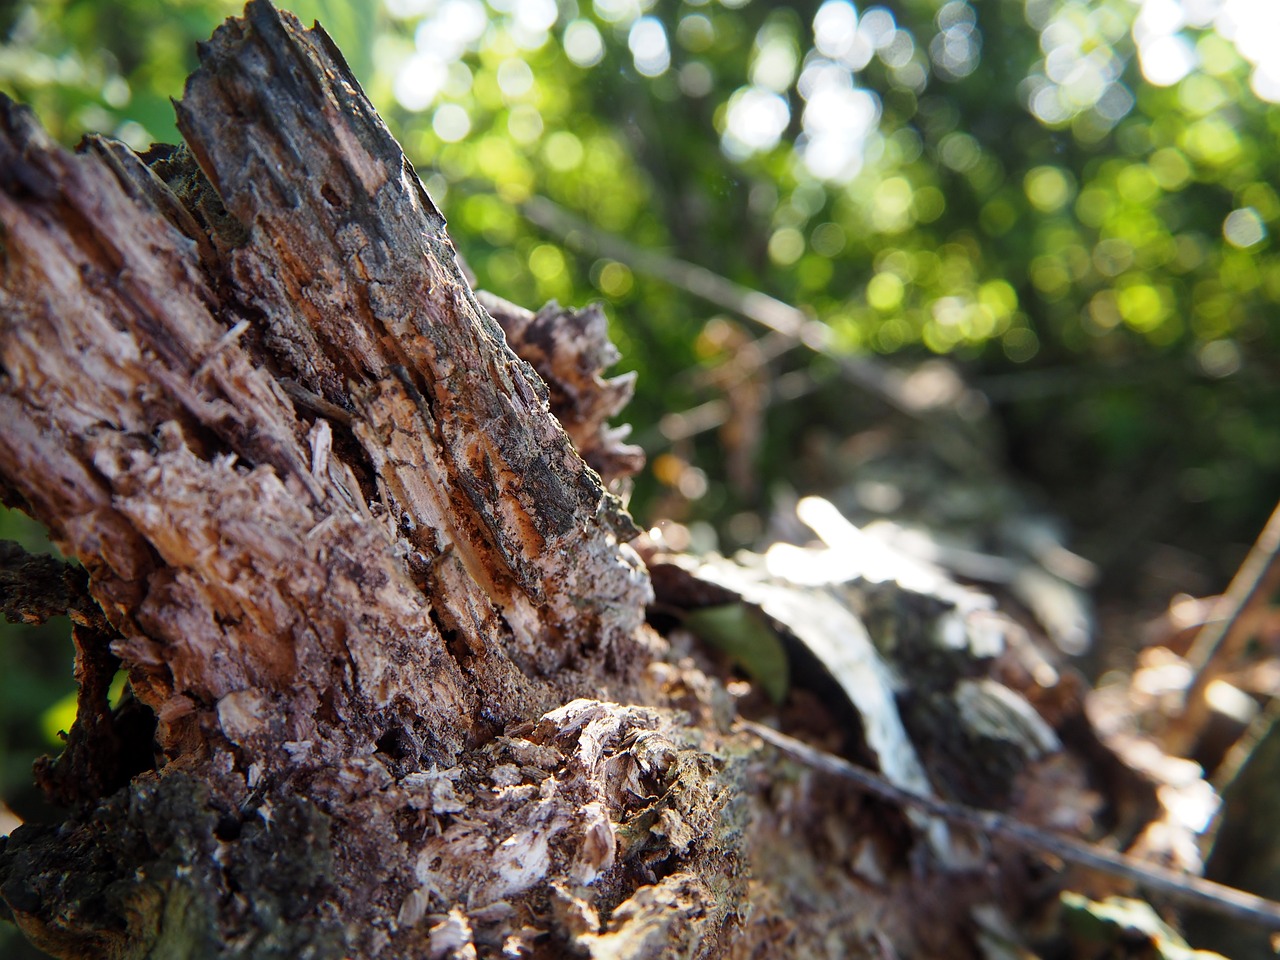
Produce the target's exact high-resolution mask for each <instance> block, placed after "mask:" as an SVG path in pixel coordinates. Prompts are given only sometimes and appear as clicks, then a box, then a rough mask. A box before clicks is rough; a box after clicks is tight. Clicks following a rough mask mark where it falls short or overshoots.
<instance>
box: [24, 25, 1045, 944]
mask: <svg viewBox="0 0 1280 960" xmlns="http://www.w3.org/2000/svg"><path fill="white" fill-rule="evenodd" d="M200 58H201V66H200V68H199V69H198V71H197V72H196V73H195V74H194V75H193V76H192V77H191V78H190V80H189V82H188V84H187V88H186V91H185V94H184V96H183V98H182V100H181V102H180V103H178V104H177V111H178V118H179V127H180V129H181V131H182V134H183V136H184V138H185V140H186V142H185V144H184V145H182V146H179V147H155V148H153V149H152V150H151V151H149V152H148V153H146V154H143V155H141V156H139V155H135V154H134V153H132V152H131V151H129V150H128V149H127V148H125V147H123V146H122V145H120V144H118V143H113V142H108V141H105V140H101V139H90V140H89V141H87V142H86V143H85V144H84V145H83V146H82V148H81V150H80V151H79V152H78V153H76V154H71V153H68V152H66V151H64V150H63V149H61V148H59V147H58V146H57V145H55V144H54V143H53V142H51V141H50V139H49V138H48V136H47V135H46V134H45V133H44V132H43V131H42V130H41V129H40V127H39V126H38V124H37V123H36V121H35V120H34V118H33V117H32V116H31V114H30V113H29V111H27V110H26V109H24V108H22V107H19V106H16V105H14V104H12V103H11V102H8V101H5V102H4V103H3V105H2V107H0V128H2V131H0V187H2V188H3V189H2V190H0V224H2V226H3V234H2V235H0V256H2V257H3V278H4V282H3V290H2V292H0V298H2V299H0V336H2V338H3V339H2V341H0V361H2V363H3V371H2V372H0V417H2V418H3V427H2V428H0V490H2V491H3V495H4V499H5V500H6V502H7V503H9V504H11V505H15V506H18V507H20V508H21V509H23V510H25V511H27V512H29V513H30V514H31V515H32V516H34V517H36V518H38V519H39V520H41V521H42V522H43V523H45V524H46V525H47V526H48V528H49V530H50V532H51V536H52V538H53V540H54V542H55V543H56V544H57V545H58V546H59V547H60V548H61V549H62V551H63V552H64V553H65V554H66V555H67V556H68V557H71V558H73V559H74V560H76V561H78V562H79V563H80V564H81V565H83V568H84V570H85V571H86V573H87V589H88V591H89V593H90V594H91V595H92V598H93V599H94V600H96V602H97V604H98V605H99V606H100V608H101V614H102V617H101V618H99V619H98V620H93V619H92V618H91V617H89V618H86V619H85V621H84V623H82V624H81V625H80V626H78V627H77V636H76V640H77V671H78V675H79V677H80V680H81V685H82V689H81V698H80V718H79V720H78V721H77V724H76V728H75V729H73V730H72V731H71V732H70V737H69V741H68V747H67V750H66V752H65V753H64V754H63V756H62V757H61V758H60V759H59V760H58V761H57V762H56V763H50V764H45V765H44V766H42V768H41V769H40V778H41V782H42V783H43V784H44V786H45V788H46V790H47V791H48V792H49V794H50V795H51V797H53V798H54V799H55V800H57V801H58V802H60V803H62V804H64V805H65V806H66V807H67V808H68V813H67V815H66V819H65V822H63V823H61V824H59V825H57V826H38V825H30V826H26V827H23V828H20V829H19V830H18V831H17V832H15V834H14V835H13V836H12V837H10V838H8V839H7V841H4V846H3V848H0V896H2V897H3V902H4V904H5V908H6V910H7V911H8V915H9V916H10V918H11V919H12V920H14V921H15V922H16V923H17V924H18V925H19V926H20V927H21V928H22V930H23V931H24V932H25V933H26V935H27V936H28V937H29V938H30V939H31V940H32V941H33V942H34V943H36V944H37V945H38V946H40V947H41V948H42V949H44V950H46V951H48V952H50V953H52V954H54V955H56V956H60V957H101V956H110V957H120V958H126V957H232V956H235V957H285V956H288V957H294V956H299V957H315V958H327V957H334V958H337V957H378V956H382V957H405V958H417V957H424V958H425V957H431V958H438V957H459V958H463V957H474V956H540V957H558V956H584V957H586V956H589V957H598V958H604V957H636V958H639V957H668V956H670V957H748V956H751V957H789V956H825V955H831V956H859V955H866V956H875V957H884V956H895V955H896V956H903V957H910V956H930V957H972V956H976V955H978V952H979V949H980V947H979V944H980V943H981V942H984V941H983V937H987V938H988V939H990V937H992V936H995V935H996V934H995V933H992V932H991V931H992V929H994V927H992V925H991V924H990V923H987V925H986V926H985V927H984V926H983V924H982V923H979V922H978V921H977V920H975V917H980V916H986V917H987V920H990V917H991V914H990V910H989V905H990V904H992V903H994V902H997V901H999V902H1001V903H1002V905H1003V907H1004V908H1007V912H1008V913H1009V914H1010V915H1015V914H1017V912H1018V909H1020V905H1021V904H1023V903H1024V902H1027V901H1029V900H1031V899H1034V898H1035V897H1036V896H1039V897H1041V898H1043V896H1044V889H1040V888H1035V887H1034V885H1032V886H1028V885H1027V884H1025V880H1026V878H1027V877H1028V876H1030V875H1032V874H1036V875H1037V876H1038V875H1040V874H1043V873H1044V872H1045V871H1044V870H1041V869H1039V868H1035V867H1034V865H1031V866H1028V865H1027V864H1026V863H1025V862H1024V860H1025V858H1022V857H1020V856H1019V857H1007V856H1006V857H1001V858H996V859H995V860H993V861H992V863H991V864H988V865H987V866H986V867H984V868H983V869H975V868H973V867H972V866H971V867H970V868H969V869H968V872H967V873H960V874H958V873H956V872H955V869H954V868H953V867H948V866H943V865H940V864H938V863H935V862H933V861H931V860H930V857H931V854H930V853H929V851H928V845H927V844H926V843H924V842H923V841H922V840H921V839H920V838H919V837H918V836H916V835H915V828H914V827H913V825H912V824H913V822H912V821H911V820H909V819H908V818H907V817H905V816H903V814H902V813H901V811H898V810H895V809H893V808H891V807H888V806H886V805H884V804H882V803H876V802H873V801H868V800H867V799H865V798H863V797H861V796H860V795H858V794H856V793H854V792H852V791H851V790H849V789H847V788H845V787H842V786H841V785H839V784H838V783H836V782H834V781H832V780H830V779H829V778H824V777H823V776H822V775H821V774H820V773H818V772H815V771H813V770H807V769H805V768H803V767H802V766H800V765H798V764H797V763H795V762H794V761H791V760H789V759H787V758H785V757H783V756H782V755H781V754H779V753H777V752H776V751H775V750H773V749H772V748H766V747H763V746H762V744H761V742H760V741H759V740H757V739H756V738H755V737H753V736H751V735H749V734H747V733H743V732H741V731H740V730H737V729H735V728H734V726H733V718H734V701H733V698H732V697H730V696H729V694H728V693H726V689H725V687H724V685H723V684H722V683H721V680H720V679H719V678H718V677H717V676H716V674H717V671H718V670H719V666H720V664H719V661H715V660H713V659H709V658H708V657H707V656H706V655H705V653H703V652H699V651H698V650H697V649H691V648H684V649H681V648H679V646H678V645H677V646H676V647H673V646H672V644H671V643H669V642H668V640H666V639H665V638H663V637H662V636H660V635H659V634H658V633H657V632H656V631H655V630H654V629H653V628H651V627H650V626H649V625H648V624H647V623H646V619H645V618H646V605H647V604H649V603H650V601H651V600H652V597H653V591H652V586H651V581H650V577H649V574H648V572H647V570H646V566H645V564H644V562H642V560H641V558H640V556H639V555H638V554H637V552H636V551H634V550H633V549H631V547H630V546H628V541H629V540H631V539H632V538H633V537H634V536H635V534H636V533H637V531H636V530H635V528H634V526H633V524H632V523H631V520H630V518H629V517H628V516H627V515H626V513H625V510H623V509H622V507H621V504H620V502H619V501H618V499H617V498H616V497H615V496H614V495H613V493H612V492H611V491H610V488H609V480H616V479H617V478H619V477H622V476H624V475H625V474H626V473H628V472H630V471H633V470H635V469H636V467H637V465H638V452H637V451H635V450H634V449H632V448H628V447H626V446H625V445H624V444H622V442H621V439H620V436H619V435H618V434H617V433H616V432H614V431H611V430H610V429H609V428H608V427H607V426H606V421H607V419H608V418H609V417H610V416H612V415H613V414H615V413H616V412H617V411H618V409H619V408H620V406H621V404H622V403H623V402H625V399H626V397H627V395H628V394H629V383H628V382H626V381H625V380H621V379H619V380H613V381H606V380H605V379H603V377H602V375H601V374H602V369H603V367H605V366H607V365H608V364H609V363H611V362H612V361H613V359H614V357H615V356H616V354H615V353H614V352H613V350H612V347H611V346H610V345H609V344H608V341H607V339H606V338H605V333H604V325H603V322H602V318H601V316H600V315H599V314H598V312H592V310H590V309H588V310H586V311H578V312H575V311H566V310H561V309H559V308H557V307H555V306H554V305H552V306H550V307H548V308H544V309H543V310H542V311H540V312H538V313H537V314H532V313H529V312H528V311H524V310H521V309H520V308H518V307H515V306H513V305H510V304H506V303H504V302H502V301H500V300H498V299H496V298H484V299H482V300H481V301H478V300H477V297H476V295H475V293H474V292H473V291H472V290H471V288H470V286H469V285H468V283H467V281H466V279H465V278H464V276H463V273H462V271H461V270H460V269H459V266H458V262H457V258H456V256H455V252H454V248H453V245H452V243H451V241H450V239H449V237H448V235H447V233H446V231H445V223H444V219H443V218H442V216H441V215H440V213H439V211H438V210H437V209H436V207H435V205H434V204H433V203H432V201H431V198H430V197H429V196H428V195H427V194H426V192H425V191H424V189H423V187H422V184H421V182H420V181H419V178H418V176H417V175H416V173H415V172H414V169H413V166H412V165H411V164H410V163H409V161H408V160H407V159H406V157H405V156H404V153H403V151H402V150H401V148H400V147H399V145H398V144H397V143H396V142H395V140H394V139H393V138H392V136H391V135H390V133H389V132H388V131H387V129H386V127H385V126H384V125H383V123H382V122H381V120H380V119H379V118H378V116H377V115H376V113H375V112H374V110H373V108H372V107H371V105H370V104H369V102H368V100H367V99H366V98H365V96H364V94H363V92H362V91H361V89H360V87H359V85H358V84H357V82H356V81H355V79H354V78H353V77H352V75H351V73H350V71H349V70H348V68H347V67H346V65H345V63H344V62H343V60H342V57H341V55H340V54H339V53H338V51H337V49H336V48H335V47H334V46H333V44H332V42H331V41H330V40H329V38H328V37H327V36H326V35H325V34H324V33H323V31H322V30H320V29H319V28H318V27H317V28H315V29H312V30H304V29H302V27H301V26H300V25H299V24H298V23H297V21H296V20H295V19H293V18H292V17H291V16H289V15H288V14H281V13H278V12H277V11H276V10H275V9H274V8H273V7H272V6H271V5H270V4H269V3H268V2H267V0H252V2H251V3H249V5H248V7H247V9H246V12H245V16H244V18H243V19H238V20H229V21H227V22H226V23H225V24H224V25H223V26H222V27H220V28H219V29H218V31H217V32H216V33H215V35H214V37H213V39H212V40H211V41H210V42H209V43H208V44H206V45H204V46H203V47H202V48H201V51H200ZM482 304H483V305H482ZM499 321H501V325H500V323H499ZM504 326H505V328H506V330H505V333H504V329H503V327H504ZM512 345H514V346H515V347H517V348H518V349H519V351H520V356H518V355H517V353H516V352H513V349H512ZM522 357H523V358H524V359H522ZM531 363H532V364H534V365H536V366H537V367H538V372H535V370H534V369H533V367H532V366H531V365H530V364H531ZM539 374H541V376H540V375H539ZM544 378H545V381H544ZM548 384H549V386H548ZM566 430H568V432H566ZM571 435H572V440H571ZM575 444H576V446H575ZM584 457H586V458H587V461H589V462H590V463H591V466H589V465H588V462H587V461H584ZM593 467H594V468H595V469H593ZM597 471H599V472H597ZM601 474H604V475H605V477H606V478H608V479H602V476H601ZM672 569H674V568H672ZM672 569H668V570H667V572H666V574H664V576H666V577H667V578H668V579H669V580H670V579H671V577H673V576H675V578H676V579H675V580H674V581H672V582H675V583H676V584H677V586H676V587H674V588H673V589H674V591H675V593H674V594H671V595H670V596H669V597H668V599H669V600H670V602H671V603H680V602H687V603H688V605H690V606H698V605H701V604H703V603H706V602H710V601H709V600H708V599H707V597H706V596H703V595H701V594H699V595H697V596H693V597H692V599H690V598H689V597H687V596H686V597H685V598H684V600H681V599H680V596H677V595H680V594H681V591H684V593H685V594H687V593H688V592H689V590H690V589H692V590H693V593H694V594H698V590H699V589H700V588H698V587H696V585H695V586H694V587H692V588H691V587H690V586H689V584H688V583H686V582H684V581H682V580H680V579H679V576H677V575H675V574H673V573H672ZM729 579H730V580H731V579H732V578H729ZM726 582H727V581H726ZM680 584H683V586H680ZM707 589H710V588H707ZM715 589H716V590H720V591H721V594H717V597H716V600H715V602H725V601H726V600H732V599H734V596H733V595H732V594H729V593H724V588H723V587H716V588H715ZM753 589H754V588H753ZM761 589H763V588H761ZM768 596H770V597H776V594H775V593H769V594H768ZM890 606H892V604H890ZM926 606H927V605H926ZM945 607H946V604H945V603H943V604H942V605H941V606H938V605H936V604H935V605H934V606H933V607H929V608H928V609H927V610H925V609H924V608H920V609H917V608H914V607H913V608H912V609H911V610H909V611H907V612H906V613H905V614H904V617H906V619H905V620H904V621H903V623H904V624H905V623H907V621H909V622H910V623H911V624H913V625H914V626H912V627H911V629H914V630H917V631H920V633H921V635H922V636H924V635H928V636H932V634H931V633H930V631H931V630H933V628H934V627H935V626H936V623H935V618H937V617H941V616H942V615H943V614H945V613H947V610H946V609H944V608H945ZM922 611H923V612H922ZM883 612H884V611H883V610H882V611H881V613H882V614H883ZM95 616H96V613H95ZM905 629H906V627H905V626H902V625H900V627H899V629H898V633H899V634H900V635H905V634H904V630H905ZM984 656H986V655H984ZM118 668H122V669H123V670H125V671H126V672H127V676H128V680H129V689H130V694H129V698H128V699H127V701H126V703H125V704H123V705H121V706H119V707H116V708H114V709H113V708H112V707H111V706H110V705H109V704H108V703H107V693H106V691H107V686H108V683H109V681H110V678H111V677H112V675H113V674H114V673H115V671H116V670H117V669H118ZM961 672H963V671H961ZM957 676H959V674H957ZM944 693H945V691H944ZM939 696H943V695H942V694H939ZM890 699H892V697H890ZM944 699H945V697H944ZM802 702H803V703H807V704H808V705H809V708H810V712H809V714H808V719H807V720H806V723H807V724H808V726H809V728H810V729H813V730H818V729H820V728H821V727H822V726H823V725H824V724H827V725H828V726H830V724H831V722H832V720H831V718H832V715H834V714H835V713H838V712H839V711H838V710H835V709H834V708H832V709H830V711H829V712H828V708H827V707H824V706H823V705H822V704H820V703H818V702H817V701H816V699H815V698H814V697H812V696H810V697H809V699H808V700H807V701H802ZM930 702H932V701H930ZM947 702H950V701H947ZM948 716H950V715H948ZM921 722H922V723H924V722H925V721H921ZM853 736H854V733H853V732H850V733H849V734H848V737H846V734H844V733H839V732H837V733H834V734H831V735H830V736H829V738H828V739H829V740H830V743H829V744H828V745H830V746H833V747H837V748H838V747H840V746H841V745H842V743H843V742H844V741H845V740H846V739H848V738H852V737H853ZM939 753H940V754H943V755H945V756H943V759H948V760H949V761H950V762H951V763H952V764H954V762H955V755H954V751H950V750H949V749H948V750H940V751H939ZM873 754H874V751H871V752H870V753H869V754H868V755H867V756H866V757H865V759H868V760H874V759H875V757H874V755H873ZM1018 757H1019V758H1020V759H1017V760H1010V759H1009V758H1007V757H1006V758H1004V760H1002V763H1004V764H1005V766H1006V767H1010V768H1011V769H1010V771H1009V776H1008V777H1006V780H1009V782H1011V780H1010V778H1011V777H1012V775H1013V774H1014V773H1017V772H1018V770H1019V764H1020V763H1021V762H1022V760H1023V759H1025V758H1024V757H1023V755H1022V754H1018ZM1007 786H1008V783H1004V784H1003V787H1007ZM1014 891H1016V893H1015V892H1014ZM1033 895H1034V896H1033ZM1048 896H1049V897H1050V899H1051V898H1052V889H1050V890H1049V893H1048ZM984 905H987V906H984ZM982 910H988V913H987V914H983V913H982ZM996 926H998V925H996ZM1001 929H1003V928H1001Z"/></svg>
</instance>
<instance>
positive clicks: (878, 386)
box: [520, 197, 922, 417]
mask: <svg viewBox="0 0 1280 960" xmlns="http://www.w3.org/2000/svg"><path fill="white" fill-rule="evenodd" d="M520 209H521V212H522V213H523V214H524V216H525V217H526V219H528V220H529V222H530V223H533V224H534V225H536V226H539V227H541V228H542V229H544V230H546V231H548V232H549V233H552V234H554V235H555V236H557V237H559V238H560V239H561V240H562V241H564V243H566V244H568V245H569V246H572V247H574V248H575V249H577V250H579V251H581V252H583V253H588V254H591V255H593V256H605V257H609V258H610V259H612V260H617V261H618V262H619V263H625V264H627V265H628V266H629V267H631V268H632V269H633V270H635V271H637V272H639V273H643V274H646V275H648V276H651V277H657V278H658V279H660V280H663V281H665V282H666V283H669V284H671V285H672V286H673V287H678V288H679V289H681V290H684V291H685V292H686V293H691V294H693V295H694V296H695V297H699V298H701V299H703V300H706V301H707V302H708V303H712V304H715V305H716V306H717V307H720V308H721V309H724V310H730V311H732V312H733V313H736V314H738V315H739V316H742V317H745V318H746V319H748V320H752V321H754V322H756V323H758V324H760V325H761V326H763V327H767V328H768V329H770V330H772V331H774V332H775V333H777V334H779V335H781V336H783V337H786V338H787V339H788V340H790V341H792V342H793V343H795V344H796V345H797V346H803V347H807V348H808V349H809V350H812V351H813V352H814V353H820V354H822V355H823V356H825V357H830V358H831V359H832V360H834V361H836V363H838V364H839V366H840V369H841V371H842V372H843V373H844V374H845V376H847V377H848V378H849V379H850V380H852V381H853V382H855V383H857V384H858V385H859V386H860V387H862V388H863V389H865V390H867V391H868V392H870V393H873V394H875V395H876V396H878V397H880V398H881V399H882V400H884V401H885V402H886V403H888V404H889V405H890V406H892V407H894V408H895V409H897V410H899V411H901V412H903V413H906V414H908V415H910V416H913V417H918V416H920V414H921V412H922V410H921V407H920V404H919V403H918V402H916V401H914V400H913V399H912V397H911V395H910V391H909V390H908V389H907V384H906V379H907V378H906V377H905V376H903V374H902V373H900V372H899V371H897V370H895V369H893V368H892V367H890V366H889V365H888V364H884V363H881V362H880V361H878V360H875V359H873V358H871V357H855V356H849V355H848V354H847V353H844V352H843V351H840V350H838V349H836V347H835V345H834V344H833V343H832V340H831V328H830V327H828V326H827V325H826V324H825V323H823V322H821V321H820V320H815V319H814V318H813V317H811V316H809V315H808V314H807V313H805V312H804V311H803V310H801V309H800V308H799V307H793V306H792V305H791V304H789V303H784V302H782V301H781V300H779V299H777V298H776V297H771V296H769V295H768V294H767V293H761V292H760V291H759V290H752V289H750V288H749V287H744V286H742V285H741V284H738V283H734V282H733V281H732V280H729V279H727V278H725V277H722V276H720V275H719V274H717V273H714V272H712V271H711V270H708V269H707V268H706V267H700V266H698V265H697V264H693V263H689V262H688V261H686V260H679V259H677V258H675V257H669V256H667V255H666V254H664V253H657V252H655V251H653V250H646V249H644V248H643V247H638V246H636V245H635V244H633V243H630V242H629V241H627V240H623V239H622V238H621V237H617V236H614V235H613V234H610V233H606V232H605V231H603V230H599V229H597V228H595V227H593V226H591V224H589V223H587V222H586V221H584V220H582V219H580V218H578V217H576V216H574V215H573V214H571V213H570V212H569V211H567V210H565V209H564V208H563V207H561V206H560V205H559V204H557V203H555V202H553V201H551V200H548V199H547V198H546V197H533V198H531V199H530V200H528V201H527V202H526V203H525V204H524V205H523V206H522V207H521V208H520Z"/></svg>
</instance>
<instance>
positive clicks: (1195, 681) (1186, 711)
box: [1168, 504, 1280, 753]
mask: <svg viewBox="0 0 1280 960" xmlns="http://www.w3.org/2000/svg"><path fill="white" fill-rule="evenodd" d="M1278 552H1280V504H1277V505H1276V508H1275V509H1274V510H1273V511H1272V513H1271V517H1270V519H1268V520H1267V523H1266V525H1265V526H1264V527H1263V528H1262V532H1261V533H1260V534H1258V539H1257V541H1256V542H1255V543H1254V545H1253V547H1252V548H1250V550H1249V555H1248V556H1247V557H1245V560H1244V563H1242V564H1241V565H1240V569H1239V570H1237V571H1236V575H1235V576H1234V577H1232V578H1231V584H1230V586H1228V587H1227V591H1226V593H1224V594H1223V595H1222V596H1221V597H1219V598H1218V601H1217V602H1216V603H1215V604H1214V608H1213V613H1212V614H1211V615H1210V617H1209V620H1208V622H1207V623H1206V624H1205V625H1204V627H1203V628H1202V629H1201V630H1200V632H1199V634H1197V635H1196V639H1195V642H1194V643H1193V644H1192V645H1191V649H1190V651H1189V652H1188V653H1187V661H1188V662H1189V663H1190V665H1191V669H1192V671H1193V674H1192V678H1191V683H1190V684H1189V685H1188V686H1187V694H1186V699H1185V701H1184V705H1183V709H1182V714H1181V716H1179V717H1177V718H1176V719H1175V720H1174V722H1173V723H1172V724H1171V726H1170V730H1169V735H1168V739H1169V741H1170V744H1171V746H1173V747H1174V748H1175V749H1176V750H1177V751H1178V752H1182V753H1185V752H1187V751H1188V750H1189V749H1190V747H1191V746H1192V745H1193V743H1194V741H1195V738H1196V736H1197V735H1198V734H1199V731H1200V729H1201V728H1202V726H1203V724H1204V719H1205V715H1206V713H1207V712H1208V709H1209V707H1208V704H1207V703H1206V702H1205V698H1204V692H1205V690H1206V689H1207V688H1208V686H1209V684H1210V683H1212V682H1213V680H1214V679H1215V678H1216V677H1217V676H1218V675H1219V674H1221V673H1222V672H1223V669H1224V666H1223V665H1224V664H1225V663H1226V662H1227V661H1228V660H1229V659H1230V658H1231V657H1232V656H1234V655H1235V653H1236V652H1238V651H1239V650H1240V648H1241V647H1243V646H1244V644H1245V641H1247V640H1248V639H1249V637H1250V636H1251V635H1252V633H1253V631H1254V628H1255V623H1254V619H1255V618H1254V617H1252V616H1251V615H1250V614H1252V612H1253V611H1254V610H1255V609H1256V608H1257V606H1258V604H1260V603H1263V602H1265V601H1266V600H1267V599H1269V598H1270V597H1271V595H1272V594H1273V593H1275V591H1276V588H1277V587H1278V586H1280V563H1277V562H1276V561H1277V553H1278Z"/></svg>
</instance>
